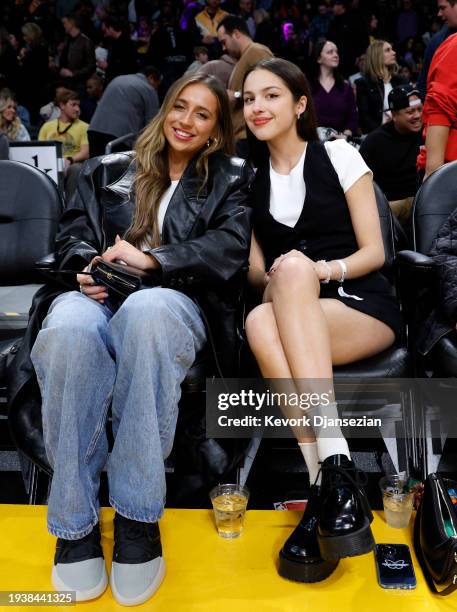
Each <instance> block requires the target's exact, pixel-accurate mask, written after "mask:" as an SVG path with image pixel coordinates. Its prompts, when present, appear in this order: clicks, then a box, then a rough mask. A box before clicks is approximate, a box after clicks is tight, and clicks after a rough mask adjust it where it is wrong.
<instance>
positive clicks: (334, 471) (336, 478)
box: [316, 462, 368, 489]
mask: <svg viewBox="0 0 457 612" xmlns="http://www.w3.org/2000/svg"><path fill="white" fill-rule="evenodd" d="M320 465H321V469H320V471H321V472H322V473H323V474H324V473H328V475H329V485H330V487H331V488H333V487H337V486H340V484H341V481H342V482H348V483H350V484H352V485H353V486H354V487H355V488H357V489H358V488H360V487H364V486H365V485H366V484H368V476H367V475H366V473H365V472H364V471H363V470H359V468H356V467H349V468H344V467H340V466H339V465H323V464H322V462H320ZM351 472H353V474H354V477H353V476H352V475H351ZM316 480H317V479H316Z"/></svg>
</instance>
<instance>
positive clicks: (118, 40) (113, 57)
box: [98, 17, 138, 83]
mask: <svg viewBox="0 0 457 612" xmlns="http://www.w3.org/2000/svg"><path fill="white" fill-rule="evenodd" d="M102 30H103V34H104V35H105V38H107V39H109V40H108V43H107V46H108V58H107V60H106V61H103V60H99V62H98V66H99V67H100V68H101V69H102V70H104V71H105V82H106V83H109V82H110V81H112V80H113V79H114V78H116V77H117V76H120V75H121V74H132V73H135V72H136V71H137V69H138V61H137V53H136V47H135V43H134V42H133V41H132V40H130V37H129V35H128V34H127V31H126V28H125V27H124V25H123V24H122V22H121V21H120V20H119V19H117V18H115V17H107V18H106V19H105V21H104V22H103V23H102Z"/></svg>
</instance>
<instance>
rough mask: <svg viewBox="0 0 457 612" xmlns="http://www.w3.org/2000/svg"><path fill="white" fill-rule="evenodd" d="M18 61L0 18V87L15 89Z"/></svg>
mask: <svg viewBox="0 0 457 612" xmlns="http://www.w3.org/2000/svg"><path fill="white" fill-rule="evenodd" d="M18 85H19V83H18V62H17V57H16V51H15V49H14V47H13V45H12V44H11V40H10V35H9V33H8V30H7V29H6V28H5V27H3V25H2V24H1V20H0V88H2V87H8V88H12V89H14V90H16V89H17V86H18Z"/></svg>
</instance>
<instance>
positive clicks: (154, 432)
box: [22, 74, 253, 609]
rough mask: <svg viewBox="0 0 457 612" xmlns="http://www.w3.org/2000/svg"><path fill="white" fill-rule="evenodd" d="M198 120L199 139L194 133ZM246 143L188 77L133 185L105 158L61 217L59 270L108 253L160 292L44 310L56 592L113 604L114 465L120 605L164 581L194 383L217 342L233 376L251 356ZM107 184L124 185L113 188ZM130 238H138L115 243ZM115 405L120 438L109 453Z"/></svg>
mask: <svg viewBox="0 0 457 612" xmlns="http://www.w3.org/2000/svg"><path fill="white" fill-rule="evenodd" d="M182 109H184V113H183V112H182ZM202 109H203V111H202ZM184 115H185V116H186V124H185V125H186V129H187V130H190V131H191V132H192V133H195V136H194V137H193V138H188V137H185V132H184V133H183V132H182V130H181V129H179V128H180V126H181V121H182V119H183V118H184ZM232 148H233V140H232V128H231V124H230V112H229V109H228V100H227V95H226V93H225V90H224V89H223V87H222V86H221V84H220V83H219V82H218V81H217V80H216V79H213V78H211V77H206V76H200V75H198V74H197V75H191V76H188V77H184V78H183V79H182V80H180V81H178V82H177V83H175V85H174V86H173V88H172V89H171V90H170V91H169V93H168V96H167V98H166V100H165V102H164V104H163V106H162V108H161V110H160V113H159V114H158V115H157V117H156V119H155V120H153V121H152V122H151V123H150V124H149V126H148V128H147V129H146V130H145V131H144V132H143V134H142V135H141V138H140V139H139V140H138V143H137V145H136V149H135V156H134V157H133V159H134V164H131V163H130V162H131V158H127V159H125V160H124V169H125V170H127V172H126V173H125V174H123V176H122V178H120V173H119V170H120V169H121V170H122V167H120V166H119V160H112V159H111V160H110V159H106V158H105V160H103V166H104V168H103V170H104V172H102V160H91V161H90V162H89V163H88V164H86V166H85V168H84V171H83V174H82V176H81V182H80V185H79V188H78V190H77V193H76V196H75V199H74V202H73V203H72V204H71V205H70V207H68V208H67V210H66V211H65V213H64V216H63V218H62V222H61V225H60V232H59V235H58V238H57V243H56V250H57V262H58V267H59V268H60V269H62V268H66V269H68V267H69V266H70V267H72V269H74V270H77V271H79V270H81V271H82V270H83V269H84V271H86V272H87V266H88V265H89V263H90V262H92V261H93V259H94V257H96V256H100V257H101V258H102V259H104V260H105V261H106V262H113V261H118V260H122V261H124V262H126V263H127V264H129V265H131V266H134V267H136V268H138V269H140V270H144V271H145V272H148V273H150V274H151V275H154V276H155V278H156V279H157V281H158V282H157V284H158V285H159V286H153V282H152V281H151V287H149V288H146V289H144V290H142V291H137V292H135V293H133V294H132V295H130V296H129V297H127V298H126V299H125V301H122V300H120V301H118V300H116V299H113V296H112V295H111V296H110V298H109V299H108V293H107V289H106V287H104V286H101V285H94V284H93V281H92V279H91V276H90V275H84V274H74V275H69V276H68V285H66V286H65V287H62V289H61V291H60V292H59V294H58V295H57V297H56V287H55V285H53V286H52V287H46V288H45V289H44V291H42V292H41V294H40V296H41V300H40V302H39V308H37V309H35V310H34V312H33V313H32V315H31V317H32V321H33V323H32V325H33V327H31V328H30V329H31V337H30V345H31V344H33V349H32V351H31V353H30V359H31V360H32V362H33V366H34V369H35V372H36V376H37V379H38V380H39V388H40V390H41V396H42V415H43V424H44V429H45V431H46V436H45V444H46V452H47V456H48V457H49V461H50V463H51V465H52V467H53V470H54V474H53V478H52V483H51V491H50V496H49V503H48V508H47V520H48V529H49V531H50V532H51V533H52V534H53V535H54V536H57V538H58V540H57V542H56V555H55V560H54V565H53V569H52V582H53V585H54V587H55V589H56V590H58V591H68V590H70V591H74V592H76V593H75V595H76V599H77V600H78V601H83V600H88V599H94V598H96V597H98V596H99V595H101V594H102V593H103V592H104V591H105V589H106V588H107V584H108V579H107V572H106V566H105V560H104V558H103V550H102V547H101V544H100V526H99V499H98V489H99V484H100V474H101V471H102V468H103V466H104V465H105V464H106V465H107V468H108V474H109V494H110V504H111V505H112V507H113V508H114V509H115V511H116V513H115V517H114V554H113V563H112V565H111V576H110V584H111V591H112V594H113V596H114V598H115V599H116V601H117V602H118V603H119V604H123V605H127V606H133V605H138V604H141V603H143V602H145V601H146V600H148V599H149V598H150V597H152V596H153V595H154V593H155V592H156V591H157V589H158V588H159V587H160V585H161V582H162V580H163V579H164V576H165V562H164V558H163V554H162V545H161V538H160V530H159V524H158V521H159V520H160V518H161V517H162V514H163V511H164V500H165V493H166V481H165V466H164V461H165V459H166V457H167V456H168V455H169V454H170V452H171V449H172V446H173V440H174V435H175V426H176V419H177V414H178V403H179V399H180V395H181V383H182V382H183V380H184V378H185V377H186V374H187V372H188V370H189V368H190V367H191V366H192V364H193V362H194V360H195V357H196V355H197V353H198V352H199V351H200V350H201V349H202V348H203V347H204V346H205V345H206V340H207V337H208V344H209V342H210V341H211V343H213V342H214V346H213V348H214V350H215V351H216V352H217V354H218V355H220V359H221V361H220V363H221V367H222V368H224V370H223V373H224V374H225V375H230V373H232V375H233V364H234V363H235V361H236V360H237V358H236V346H237V340H236V326H235V316H234V315H235V311H236V302H237V295H238V293H239V283H240V279H239V274H238V273H239V272H240V271H241V270H242V267H243V266H244V265H245V263H246V261H247V257H248V251H249V242H250V221H249V219H250V210H249V208H248V206H247V199H248V193H249V184H250V182H251V180H252V178H253V173H252V170H251V169H250V166H249V164H246V163H241V162H240V160H239V159H235V158H233V157H231V156H230V150H231V149H232ZM120 163H121V164H122V162H120ZM121 174H122V172H121ZM102 175H103V176H105V175H106V176H107V177H108V180H109V181H110V182H111V183H112V187H113V189H112V190H111V189H110V190H109V192H108V193H107V191H106V189H105V188H104V186H103V178H102ZM110 179H111V180H110ZM178 184H179V187H178ZM133 186H135V189H132V187H133ZM175 189H176V190H175ZM203 189H205V197H201V192H202V191H203ZM199 196H200V197H199ZM197 202H198V204H197ZM113 209H116V210H118V209H122V210H123V212H122V214H121V215H120V216H119V215H118V216H116V215H109V214H108V215H106V217H105V222H104V224H103V227H102V224H101V218H102V216H103V215H102V210H104V211H105V212H108V210H113ZM165 211H166V212H167V214H165ZM117 232H120V233H122V234H123V235H125V236H126V239H125V240H121V239H120V238H119V239H116V238H115V236H116V233H117ZM182 278H185V279H186V283H185V284H186V286H185V287H183V290H182V291H180V290H179V289H180V288H181V285H182V283H180V282H178V283H176V280H177V279H178V280H181V279H182ZM175 284H177V285H179V287H176V288H175ZM68 287H70V289H73V290H70V291H69V290H68ZM78 289H79V291H78ZM35 304H37V302H35ZM44 315H46V318H45V319H44ZM43 319H44V320H43ZM207 325H210V326H211V327H210V328H208V327H207ZM39 328H42V329H41V330H40V329H39ZM36 332H39V333H38V335H37V337H36ZM35 337H36V339H35ZM30 345H29V346H28V347H26V348H27V352H25V346H24V353H23V355H25V357H26V359H27V361H28V360H29V356H28V353H29V351H30V348H31V346H30ZM28 372H30V376H32V375H33V376H34V375H35V372H33V369H29V370H28ZM146 373H147V375H146ZM26 376H27V375H26ZM22 380H23V379H22ZM29 382H31V381H30V379H29ZM35 388H36V390H37V391H38V387H37V385H35ZM110 404H111V412H112V424H113V428H112V429H113V434H114V438H115V442H114V446H113V449H112V451H111V454H110V455H109V456H108V440H107V437H106V432H105V426H106V421H107V412H108V410H107V409H108V407H109V405H110ZM165 556H166V555H165ZM157 603H160V602H157ZM101 609H103V605H102V606H101Z"/></svg>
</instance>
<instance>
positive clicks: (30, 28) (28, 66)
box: [18, 23, 49, 125]
mask: <svg viewBox="0 0 457 612" xmlns="http://www.w3.org/2000/svg"><path fill="white" fill-rule="evenodd" d="M22 34H23V37H24V43H25V46H24V47H22V49H21V50H20V51H19V62H20V72H19V74H20V82H21V86H20V88H19V90H18V97H19V100H20V101H21V103H22V104H24V105H25V106H26V107H27V108H28V110H29V111H30V114H31V118H32V123H33V124H34V125H38V121H39V115H38V110H39V108H40V106H41V105H42V104H44V103H45V102H46V97H45V95H46V85H47V82H48V78H49V74H48V65H49V57H48V55H49V52H48V47H47V44H46V43H45V42H44V39H43V32H42V31H41V28H40V27H39V26H38V25H37V24H36V23H25V24H24V25H23V26H22Z"/></svg>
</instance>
